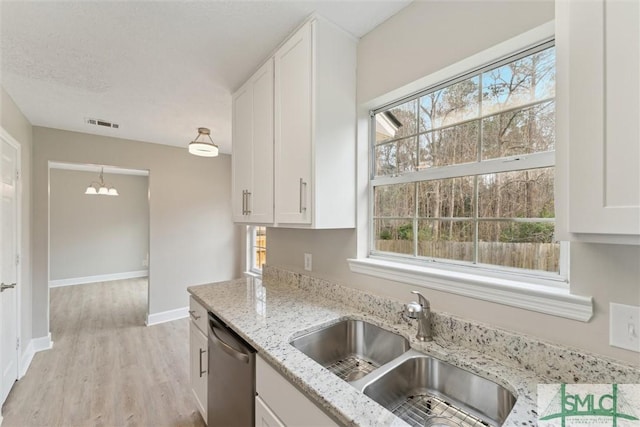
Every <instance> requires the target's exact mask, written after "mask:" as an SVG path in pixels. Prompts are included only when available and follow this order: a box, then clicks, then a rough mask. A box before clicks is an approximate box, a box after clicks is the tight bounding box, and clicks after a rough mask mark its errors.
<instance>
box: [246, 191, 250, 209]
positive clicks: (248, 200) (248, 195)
mask: <svg viewBox="0 0 640 427" xmlns="http://www.w3.org/2000/svg"><path fill="white" fill-rule="evenodd" d="M250 201H251V192H250V191H249V190H247V208H246V214H247V215H251V205H250V203H249V202H250Z"/></svg>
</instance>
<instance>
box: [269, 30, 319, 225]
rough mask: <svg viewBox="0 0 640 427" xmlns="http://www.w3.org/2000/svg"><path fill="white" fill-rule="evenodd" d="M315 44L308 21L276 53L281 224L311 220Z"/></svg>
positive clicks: (306, 222)
mask: <svg viewBox="0 0 640 427" xmlns="http://www.w3.org/2000/svg"><path fill="white" fill-rule="evenodd" d="M311 43H312V32H311V24H307V25H305V26H304V27H302V28H301V29H300V30H299V31H298V32H297V33H296V34H294V35H293V36H292V37H291V38H290V39H289V40H288V41H287V42H286V43H285V44H284V45H282V47H281V48H280V49H279V50H278V51H277V52H276V54H275V151H276V153H275V167H276V173H275V176H276V179H275V181H276V188H275V192H276V197H275V200H276V203H275V205H276V207H275V210H276V213H275V220H276V222H277V223H281V224H286V223H290V224H310V223H311V212H310V211H311V209H312V208H313V207H312V206H311V185H313V183H312V182H311V135H312V134H311V132H312V128H311V125H312V123H311V114H312V101H313V99H312V83H313V80H312V75H313V73H312V66H313V60H312V59H313V58H312V47H311Z"/></svg>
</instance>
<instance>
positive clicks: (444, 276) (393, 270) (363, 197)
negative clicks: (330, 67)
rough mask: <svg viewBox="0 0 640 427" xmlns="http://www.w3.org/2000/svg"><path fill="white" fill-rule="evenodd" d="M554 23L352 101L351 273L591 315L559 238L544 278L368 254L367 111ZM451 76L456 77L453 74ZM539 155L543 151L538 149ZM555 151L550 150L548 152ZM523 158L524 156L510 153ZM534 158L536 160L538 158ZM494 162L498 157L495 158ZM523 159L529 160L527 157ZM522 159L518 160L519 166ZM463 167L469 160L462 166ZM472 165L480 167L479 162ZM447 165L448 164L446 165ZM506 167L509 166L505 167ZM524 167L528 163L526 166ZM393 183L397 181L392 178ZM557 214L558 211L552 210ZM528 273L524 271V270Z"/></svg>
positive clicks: (515, 48) (480, 62) (540, 38)
mask: <svg viewBox="0 0 640 427" xmlns="http://www.w3.org/2000/svg"><path fill="white" fill-rule="evenodd" d="M554 34H555V23H554V21H550V22H547V23H546V24H543V25H541V26H539V27H536V28H534V29H532V30H530V31H527V32H525V33H523V34H520V35H518V36H516V37H514V38H512V39H509V40H506V41H504V42H502V43H499V44H497V45H495V46H493V47H490V48H488V49H486V50H484V51H482V52H479V53H478V54H475V55H472V56H470V57H468V58H465V59H463V60H461V61H459V62H457V63H455V64H452V65H450V66H447V67H445V68H443V69H441V70H438V71H436V72H434V73H432V74H430V75H428V76H425V77H423V78H421V79H418V80H416V81H414V82H412V83H409V84H408V85H405V86H403V87H401V88H398V89H396V90H393V91H391V92H388V93H386V94H384V95H381V96H379V97H377V98H375V99H372V100H370V101H367V102H364V103H361V104H360V105H359V106H358V142H357V146H358V148H357V150H358V159H360V160H359V163H358V172H357V174H358V176H357V179H358V181H357V182H358V205H357V215H358V225H357V258H354V259H348V260H347V261H348V263H349V267H350V269H351V271H352V272H354V273H360V274H366V275H369V276H374V277H378V278H383V279H387V280H391V281H395V282H401V283H407V284H411V285H416V286H421V287H425V288H430V289H435V290H439V291H444V292H449V293H454V294H458V295H463V296H467V297H471V298H476V299H481V300H485V301H491V302H496V303H500V304H505V305H509V306H513V307H518V308H523V309H526V310H531V311H535V312H540V313H545V314H551V315H556V316H560V317H565V318H569V319H574V320H580V321H583V322H586V321H588V320H589V319H590V318H591V317H592V315H593V302H592V298H591V297H586V296H578V295H573V294H571V292H570V280H569V254H568V244H567V243H564V244H563V245H564V247H563V248H562V250H561V255H560V256H561V259H560V274H559V275H558V274H556V273H551V274H553V275H554V276H555V277H554V279H549V278H547V277H543V276H544V275H539V274H535V275H534V276H533V277H531V275H530V273H531V271H526V270H525V271H524V272H523V273H524V274H523V273H520V272H517V273H516V272H513V273H512V272H510V271H506V272H505V271H502V270H501V271H494V270H493V269H487V268H483V267H484V266H478V265H470V264H466V265H464V267H462V266H459V265H456V263H455V262H453V263H450V262H447V261H449V260H445V262H442V260H437V261H436V260H434V261H428V262H426V263H425V262H424V260H420V265H418V264H417V263H416V262H415V261H414V262H411V261H410V260H408V259H401V257H393V256H391V257H390V256H388V254H386V253H385V255H384V257H380V256H379V255H378V254H375V253H370V246H369V245H370V233H371V226H370V223H371V221H372V218H373V216H372V214H373V213H372V211H371V209H372V204H370V203H369V200H370V197H371V192H372V191H373V190H372V185H371V183H372V180H371V178H372V177H371V175H370V171H371V170H372V169H371V168H370V166H371V162H372V161H373V156H371V154H370V141H371V139H370V138H371V133H372V132H374V131H375V130H373V129H372V126H370V123H371V122H370V120H371V117H370V112H371V111H375V110H379V109H383V108H388V107H389V106H392V105H394V104H396V103H398V104H400V103H402V102H403V101H406V100H407V99H409V98H411V97H413V96H415V95H417V94H418V93H422V92H424V91H425V90H426V88H434V87H436V86H437V85H438V84H440V83H446V82H450V81H452V80H453V79H455V78H458V77H460V76H464V75H467V74H468V73H469V70H478V69H480V68H482V67H484V66H486V65H489V64H495V63H496V58H505V59H506V58H509V57H511V58H513V55H514V52H521V51H525V50H528V49H529V48H532V47H534V46H538V45H540V44H543V43H545V42H548V41H550V40H552V39H553V38H554ZM451 76H454V78H452V77H451ZM455 76H457V77H455ZM542 154H544V153H542ZM550 155H552V156H555V153H550ZM515 157H527V156H515ZM529 157H533V158H537V159H538V160H539V161H540V162H542V163H546V162H548V161H549V160H550V159H544V156H543V155H541V154H540V153H537V154H536V155H535V156H529ZM538 160H536V161H538ZM500 161H504V160H503V159H501V160H500ZM526 163H529V162H528V161H527V162H526ZM524 165H525V163H524V162H523V166H524ZM458 167H459V166H458V165H452V166H448V167H446V168H440V169H444V170H443V171H440V172H438V173H442V174H443V175H444V174H447V175H448V174H449V173H452V172H454V169H453V168H458ZM464 167H465V169H468V168H469V165H468V164H467V165H464ZM474 167H479V168H481V167H483V166H481V165H479V166H474ZM449 168H452V169H449ZM509 168H510V170H512V169H513V165H510V166H509ZM526 168H527V169H528V168H529V165H527V167H526ZM424 173H425V172H424V171H419V172H414V173H406V174H404V175H403V178H402V179H403V180H404V179H406V180H408V181H413V180H418V179H417V178H418V176H417V175H421V176H424ZM382 182H383V181H382V178H381V177H378V178H376V183H377V184H379V183H382ZM395 183H397V178H396V181H395ZM556 217H558V215H556ZM528 273H529V274H528Z"/></svg>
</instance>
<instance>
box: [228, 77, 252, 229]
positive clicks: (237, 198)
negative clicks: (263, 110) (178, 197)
mask: <svg viewBox="0 0 640 427" xmlns="http://www.w3.org/2000/svg"><path fill="white" fill-rule="evenodd" d="M232 103H233V118H232V120H233V124H232V146H231V149H232V156H231V165H232V170H233V176H232V184H231V201H232V209H233V220H234V221H236V222H243V221H246V220H247V219H248V218H247V198H248V196H247V193H249V192H250V189H251V182H252V180H253V165H252V160H253V159H252V144H253V141H252V140H253V129H252V126H253V90H252V87H251V81H249V82H247V84H245V85H244V86H243V87H241V88H240V90H238V92H236V93H235V94H234V96H233V100H232Z"/></svg>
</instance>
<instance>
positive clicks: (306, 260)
mask: <svg viewBox="0 0 640 427" xmlns="http://www.w3.org/2000/svg"><path fill="white" fill-rule="evenodd" d="M311 267H312V266H311V254H304V269H305V270H307V271H311Z"/></svg>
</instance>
